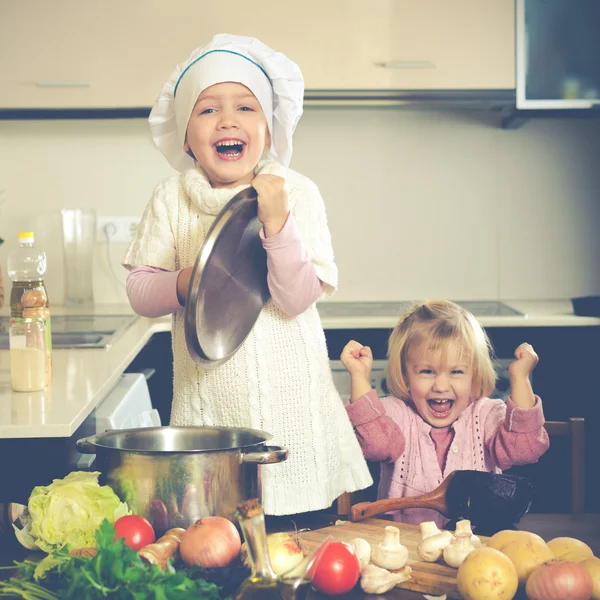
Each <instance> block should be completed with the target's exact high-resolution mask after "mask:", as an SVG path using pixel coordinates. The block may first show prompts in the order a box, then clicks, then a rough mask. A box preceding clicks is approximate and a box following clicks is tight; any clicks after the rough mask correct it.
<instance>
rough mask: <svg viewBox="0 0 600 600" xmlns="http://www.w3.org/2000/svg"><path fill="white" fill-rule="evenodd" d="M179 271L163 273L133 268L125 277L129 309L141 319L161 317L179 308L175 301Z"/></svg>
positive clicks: (161, 271)
mask: <svg viewBox="0 0 600 600" xmlns="http://www.w3.org/2000/svg"><path fill="white" fill-rule="evenodd" d="M178 275H179V271H163V270H162V269H157V268H155V267H148V266H146V265H144V266H141V267H135V268H134V269H133V270H132V271H131V272H130V273H129V275H128V276H127V296H128V298H129V303H130V304H131V308H133V310H134V311H135V312H136V313H137V314H138V315H140V316H142V317H149V318H156V317H163V316H164V315H168V314H170V313H173V312H175V311H176V310H178V309H180V308H181V305H180V304H179V300H178V299H177V276H178Z"/></svg>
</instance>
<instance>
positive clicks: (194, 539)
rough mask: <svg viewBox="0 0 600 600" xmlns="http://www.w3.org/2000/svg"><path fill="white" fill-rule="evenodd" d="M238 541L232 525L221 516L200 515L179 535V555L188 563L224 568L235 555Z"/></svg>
mask: <svg viewBox="0 0 600 600" xmlns="http://www.w3.org/2000/svg"><path fill="white" fill-rule="evenodd" d="M241 546H242V541H241V539H240V534H239V533H238V531H237V529H236V528H235V525H234V524H233V523H232V522H231V521H230V520H229V519H225V518H224V517H204V518H203V519H199V520H198V521H196V522H195V523H194V524H193V525H190V526H189V527H188V528H187V529H186V531H185V533H184V534H183V535H182V536H181V543H180V545H179V554H180V556H181V560H183V562H184V563H185V564H186V565H188V566H192V565H200V566H202V567H204V568H205V569H212V568H218V567H226V566H227V565H229V564H231V562H232V561H233V560H234V559H235V558H236V557H237V556H238V555H239V553H240V548H241Z"/></svg>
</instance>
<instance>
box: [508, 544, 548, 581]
mask: <svg viewBox="0 0 600 600" xmlns="http://www.w3.org/2000/svg"><path fill="white" fill-rule="evenodd" d="M501 552H502V554H505V555H506V556H508V558H510V560H511V561H512V563H513V565H515V567H516V569H517V576H518V577H519V583H520V584H521V585H525V583H526V581H527V578H528V577H529V575H531V573H532V572H533V571H534V569H535V568H536V567H539V566H540V565H543V564H544V563H545V562H546V561H549V560H552V559H553V558H554V554H552V550H550V548H548V546H547V544H546V542H544V541H543V540H542V541H539V540H536V539H535V538H529V539H524V538H516V539H514V540H513V541H512V542H508V544H505V545H504V546H503V547H502V550H501Z"/></svg>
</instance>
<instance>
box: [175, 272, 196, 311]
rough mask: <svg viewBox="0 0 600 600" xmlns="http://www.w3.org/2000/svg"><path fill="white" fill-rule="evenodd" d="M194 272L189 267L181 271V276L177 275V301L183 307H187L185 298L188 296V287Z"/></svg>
mask: <svg viewBox="0 0 600 600" xmlns="http://www.w3.org/2000/svg"><path fill="white" fill-rule="evenodd" d="M192 270H193V269H192V267H187V268H185V269H181V271H179V275H177V300H179V304H181V306H184V305H185V298H186V296H187V291H188V287H189V286H190V279H191V277H192Z"/></svg>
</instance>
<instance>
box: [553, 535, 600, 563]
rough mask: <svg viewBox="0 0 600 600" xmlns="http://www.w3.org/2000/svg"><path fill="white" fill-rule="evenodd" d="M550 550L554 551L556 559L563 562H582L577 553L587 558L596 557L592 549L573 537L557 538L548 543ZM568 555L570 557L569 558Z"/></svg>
mask: <svg viewBox="0 0 600 600" xmlns="http://www.w3.org/2000/svg"><path fill="white" fill-rule="evenodd" d="M548 548H550V550H552V554H554V556H555V557H556V558H562V559H563V560H572V561H573V562H581V560H584V559H581V560H577V553H579V554H583V555H585V556H586V557H587V558H591V557H592V556H594V553H593V552H592V549H591V548H590V547H589V546H588V545H587V544H585V543H583V542H581V541H579V540H577V539H575V538H572V537H557V538H554V539H553V540H550V541H549V542H548ZM567 555H570V556H569V557H567Z"/></svg>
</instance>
